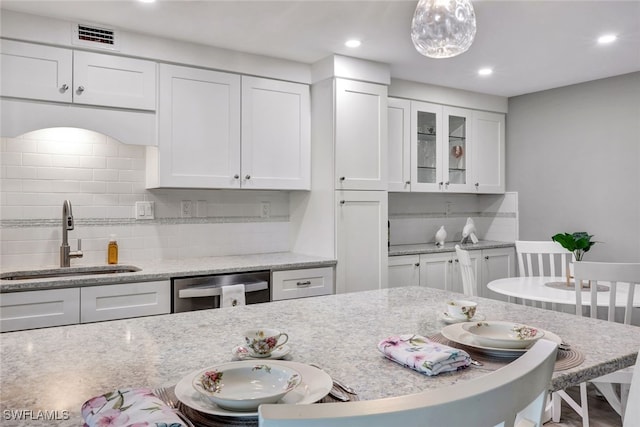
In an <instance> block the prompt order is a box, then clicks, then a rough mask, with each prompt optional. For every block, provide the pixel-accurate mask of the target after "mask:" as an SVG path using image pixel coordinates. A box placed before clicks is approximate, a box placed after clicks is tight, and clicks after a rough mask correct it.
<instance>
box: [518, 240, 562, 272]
mask: <svg viewBox="0 0 640 427" xmlns="http://www.w3.org/2000/svg"><path fill="white" fill-rule="evenodd" d="M516 254H517V258H518V276H563V277H564V276H566V274H567V266H568V265H569V262H570V261H571V260H572V258H573V254H572V253H571V252H570V251H568V250H567V249H565V248H563V247H562V245H560V243H558V242H554V241H553V240H549V241H527V240H516Z"/></svg>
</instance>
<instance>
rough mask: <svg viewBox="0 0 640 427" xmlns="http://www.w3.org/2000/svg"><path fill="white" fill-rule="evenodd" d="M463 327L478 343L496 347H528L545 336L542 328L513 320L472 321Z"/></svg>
mask: <svg viewBox="0 0 640 427" xmlns="http://www.w3.org/2000/svg"><path fill="white" fill-rule="evenodd" d="M462 329H464V330H465V331H467V332H469V333H470V334H471V335H472V336H473V340H474V341H475V342H476V343H478V344H480V345H484V346H487V347H494V348H519V349H522V348H527V347H529V346H530V345H531V344H533V343H534V342H535V341H537V340H539V339H540V338H542V337H543V336H544V332H543V331H542V330H540V329H537V328H533V327H531V326H526V325H523V324H520V323H512V322H499V321H487V322H475V323H473V322H470V323H465V324H464V325H462Z"/></svg>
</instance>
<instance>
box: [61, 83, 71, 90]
mask: <svg viewBox="0 0 640 427" xmlns="http://www.w3.org/2000/svg"><path fill="white" fill-rule="evenodd" d="M68 90H69V85H68V84H66V83H65V84H63V85H62V87H60V91H62V92H66V91H68Z"/></svg>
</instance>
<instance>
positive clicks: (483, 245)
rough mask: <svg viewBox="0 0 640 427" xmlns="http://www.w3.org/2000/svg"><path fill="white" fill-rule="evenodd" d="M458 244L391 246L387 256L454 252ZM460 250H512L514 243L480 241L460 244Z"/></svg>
mask: <svg viewBox="0 0 640 427" xmlns="http://www.w3.org/2000/svg"><path fill="white" fill-rule="evenodd" d="M458 244H460V243H459V242H445V243H444V246H443V247H438V246H436V244H435V243H420V244H414V245H392V246H389V256H399V255H419V254H439V253H446V252H455V250H456V249H455V246H456V245H458ZM460 247H461V248H462V249H466V250H468V251H476V250H482V249H496V248H513V247H515V243H514V242H497V241H493V240H480V241H479V242H478V243H476V244H474V243H465V244H460Z"/></svg>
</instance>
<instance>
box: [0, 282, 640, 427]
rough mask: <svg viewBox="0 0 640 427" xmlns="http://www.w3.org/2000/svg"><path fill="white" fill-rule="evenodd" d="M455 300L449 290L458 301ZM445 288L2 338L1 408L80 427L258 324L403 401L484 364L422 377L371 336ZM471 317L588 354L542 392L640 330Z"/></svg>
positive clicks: (210, 358) (588, 372)
mask: <svg viewBox="0 0 640 427" xmlns="http://www.w3.org/2000/svg"><path fill="white" fill-rule="evenodd" d="M456 295H457V296H459V295H458V294H456ZM451 297H452V294H451V293H450V292H446V291H441V290H436V289H430V288H417V287H413V288H394V289H385V290H380V291H368V292H358V293H350V294H340V295H327V296H321V297H312V298H304V299H299V300H288V301H278V302H271V303H266V304H256V305H249V306H243V307H230V308H222V309H217V310H206V311H196V312H188V313H180V314H168V315H161V316H154V317H144V318H136V319H126V320H117V321H110V322H103V323H92V324H81V325H73V326H64V327H55V328H49V329H40V330H31V331H20V332H9V333H4V334H0V351H1V356H2V357H1V365H0V368H1V370H0V381H1V383H0V386H1V387H0V390H1V391H0V393H1V400H0V409H1V410H2V411H3V412H2V413H3V414H5V413H9V412H5V411H11V410H31V411H38V410H48V411H56V410H57V411H69V412H68V413H69V419H68V420H60V421H57V422H56V425H58V426H61V427H70V426H78V425H81V423H82V421H81V416H80V407H81V405H82V403H83V402H84V401H85V400H87V399H89V398H90V397H93V396H96V395H99V394H102V393H105V392H108V391H111V390H114V389H116V388H118V387H128V386H129V387H130V386H134V387H135V386H150V387H159V386H170V385H173V384H175V383H176V382H177V381H178V380H180V379H181V378H182V377H184V376H185V375H187V374H188V373H190V372H192V371H194V370H196V369H201V368H204V367H208V366H212V365H215V364H219V363H223V362H227V361H229V360H231V349H232V347H233V346H234V345H237V344H239V343H240V342H241V337H242V332H243V331H244V330H245V329H248V328H250V327H255V326H270V327H274V328H279V329H281V330H283V331H286V332H287V333H288V334H289V337H290V339H289V345H290V346H291V347H292V351H291V353H290V354H289V355H288V356H287V358H290V360H293V361H297V362H302V363H318V364H319V365H321V366H323V367H324V369H325V370H326V371H327V372H328V373H329V374H330V375H332V376H334V377H335V378H338V379H340V380H342V381H343V382H345V383H346V384H348V385H350V386H352V387H354V388H355V389H357V391H358V393H359V396H360V398H361V399H376V398H384V397H389V396H398V395H405V394H409V393H414V392H418V391H420V390H425V389H433V388H439V387H445V386H448V385H451V384H455V383H457V382H460V381H467V380H469V379H472V378H477V377H479V376H481V375H485V374H486V373H487V372H488V370H487V368H484V367H469V368H466V369H464V370H461V371H458V372H454V373H447V374H441V375H439V376H437V377H426V376H423V375H421V374H418V373H417V372H415V371H413V370H410V369H408V368H404V367H402V366H400V365H399V364H396V363H394V362H391V361H389V360H387V359H385V358H384V357H383V356H382V355H381V353H379V352H378V350H377V344H378V342H379V341H380V340H382V339H384V338H386V337H388V336H390V335H394V334H401V333H418V334H422V335H426V336H429V335H432V334H435V333H437V332H439V331H440V330H441V329H442V328H443V327H444V326H446V325H445V324H444V323H443V322H442V321H441V320H440V318H439V314H440V313H441V312H442V309H443V306H444V304H445V302H446V301H447V300H448V299H450V298H451ZM471 299H473V300H476V301H478V302H479V308H478V313H479V314H482V313H483V314H485V315H486V316H487V317H488V318H489V319H500V320H510V321H517V322H522V323H526V324H529V325H532V326H537V327H540V328H543V329H546V330H549V331H552V332H555V333H556V334H558V335H559V336H560V337H561V338H563V339H564V340H565V341H566V342H568V343H570V344H571V345H572V346H573V347H574V348H575V349H576V350H579V351H581V352H582V353H584V355H585V361H584V362H583V363H582V364H581V365H580V366H577V367H574V368H570V369H567V370H564V371H556V372H555V373H554V376H553V380H552V384H551V389H553V390H557V389H560V388H564V387H567V386H570V385H575V384H578V383H580V382H582V381H584V380H587V379H591V378H594V377H597V376H600V375H602V374H605V373H608V372H612V371H615V370H617V369H619V368H622V367H626V366H630V365H632V364H633V363H634V361H635V357H636V353H637V351H638V348H640V328H638V327H636V326H629V325H622V324H617V323H609V322H605V321H601V320H596V319H591V318H579V317H576V316H574V315H571V314H566V313H560V312H554V311H548V310H543V309H539V308H534V307H528V306H522V305H514V304H509V303H506V302H502V301H496V300H489V299H484V298H478V297H472V298H471ZM18 425H20V426H49V425H51V422H47V421H43V420H28V421H24V420H22V421H20V422H18V421H14V420H9V419H3V426H18Z"/></svg>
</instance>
